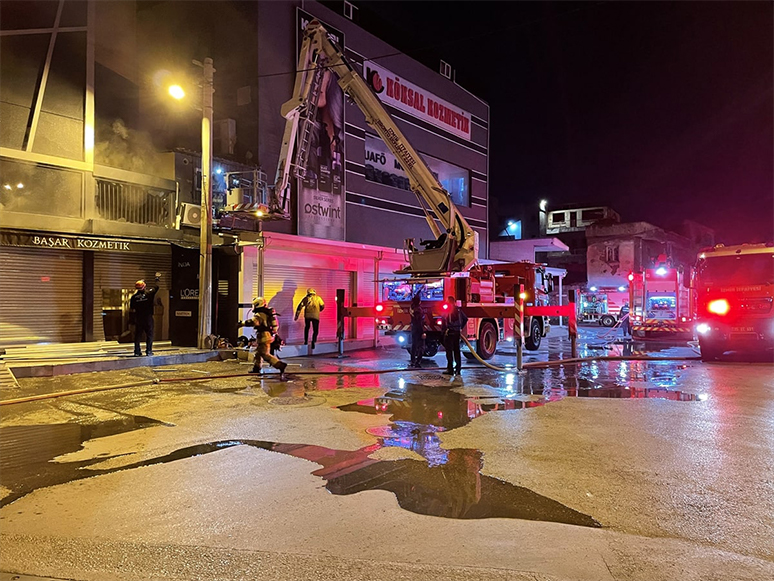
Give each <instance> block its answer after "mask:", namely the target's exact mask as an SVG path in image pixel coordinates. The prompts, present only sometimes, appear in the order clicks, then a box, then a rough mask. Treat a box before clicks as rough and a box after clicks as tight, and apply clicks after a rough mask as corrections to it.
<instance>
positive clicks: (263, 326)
mask: <svg viewBox="0 0 774 581" xmlns="http://www.w3.org/2000/svg"><path fill="white" fill-rule="evenodd" d="M239 326H240V327H254V328H255V343H256V345H255V360H254V361H253V368H252V369H251V370H250V373H260V372H261V360H262V359H263V360H264V361H265V362H266V363H268V364H269V365H271V366H272V367H274V368H275V369H278V370H279V372H280V373H279V378H280V381H283V380H284V379H285V368H286V367H287V366H288V364H287V363H285V362H284V361H280V360H279V359H278V358H277V357H275V356H274V355H272V354H271V343H272V341H273V340H274V333H276V331H277V321H276V319H275V318H274V310H273V309H270V308H269V307H267V306H266V301H265V300H264V298H263V297H258V298H256V299H254V300H253V318H252V319H248V320H247V321H242V322H240V323H239Z"/></svg>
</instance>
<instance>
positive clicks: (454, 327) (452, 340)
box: [443, 296, 468, 375]
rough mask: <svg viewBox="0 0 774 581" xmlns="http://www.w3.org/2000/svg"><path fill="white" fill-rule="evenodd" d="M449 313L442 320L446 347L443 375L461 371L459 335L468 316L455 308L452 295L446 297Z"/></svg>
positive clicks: (455, 302)
mask: <svg viewBox="0 0 774 581" xmlns="http://www.w3.org/2000/svg"><path fill="white" fill-rule="evenodd" d="M447 303H448V305H449V314H448V315H447V316H446V317H445V318H444V320H443V326H444V333H443V338H444V341H443V343H444V348H445V349H446V371H444V372H443V373H444V375H454V374H455V373H456V374H457V375H459V374H460V372H461V371H462V354H461V353H460V336H461V334H462V332H463V331H464V330H465V327H467V324H468V316H467V315H466V314H465V313H463V312H462V310H461V309H458V308H457V301H456V300H455V299H454V297H453V296H449V297H448V299H447Z"/></svg>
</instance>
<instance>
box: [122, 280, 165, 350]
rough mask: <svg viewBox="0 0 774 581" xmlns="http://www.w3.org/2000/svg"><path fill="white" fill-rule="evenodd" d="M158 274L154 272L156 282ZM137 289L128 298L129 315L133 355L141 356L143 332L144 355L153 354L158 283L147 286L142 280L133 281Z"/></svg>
mask: <svg viewBox="0 0 774 581" xmlns="http://www.w3.org/2000/svg"><path fill="white" fill-rule="evenodd" d="M159 276H160V275H159V274H158V273H156V282H158V281H159ZM134 288H136V289H137V291H136V292H135V293H134V294H133V295H132V298H131V299H129V312H130V317H132V316H133V318H134V356H135V357H142V348H141V347H140V339H142V335H143V333H145V355H148V356H150V355H153V305H154V303H155V301H156V293H157V292H158V291H159V285H158V284H154V285H153V286H152V287H150V288H147V286H146V284H145V281H144V280H138V281H137V282H136V283H134Z"/></svg>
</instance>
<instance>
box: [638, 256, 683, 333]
mask: <svg viewBox="0 0 774 581" xmlns="http://www.w3.org/2000/svg"><path fill="white" fill-rule="evenodd" d="M685 274H686V273H685V272H684V271H683V269H682V268H681V267H675V266H673V265H672V263H671V261H670V260H669V259H667V257H666V256H664V255H663V254H662V255H660V256H659V257H658V258H657V259H656V260H655V263H654V264H653V265H652V267H651V268H646V269H645V270H644V271H642V272H632V273H630V274H629V308H630V311H629V317H630V318H631V330H632V337H639V338H666V337H672V338H677V337H680V338H691V337H692V336H693V295H692V292H691V289H690V288H687V287H686V286H685V285H684V284H683V277H684V276H685ZM689 279H690V273H689Z"/></svg>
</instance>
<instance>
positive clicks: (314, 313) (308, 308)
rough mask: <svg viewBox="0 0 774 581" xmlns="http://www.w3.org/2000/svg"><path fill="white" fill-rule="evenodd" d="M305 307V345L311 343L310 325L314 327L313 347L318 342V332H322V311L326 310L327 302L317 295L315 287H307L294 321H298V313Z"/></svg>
mask: <svg viewBox="0 0 774 581" xmlns="http://www.w3.org/2000/svg"><path fill="white" fill-rule="evenodd" d="M301 309H304V345H307V344H308V343H309V327H310V326H311V327H312V331H313V332H312V349H314V346H315V344H316V343H317V334H318V333H319V332H320V313H321V312H322V311H323V310H325V303H324V302H323V300H322V299H321V298H320V297H319V296H317V292H316V291H315V290H314V289H313V288H308V289H306V296H305V297H304V298H303V299H301V302H300V303H298V307H297V308H296V316H295V317H294V318H293V320H294V321H298V315H299V314H300V313H301Z"/></svg>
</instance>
